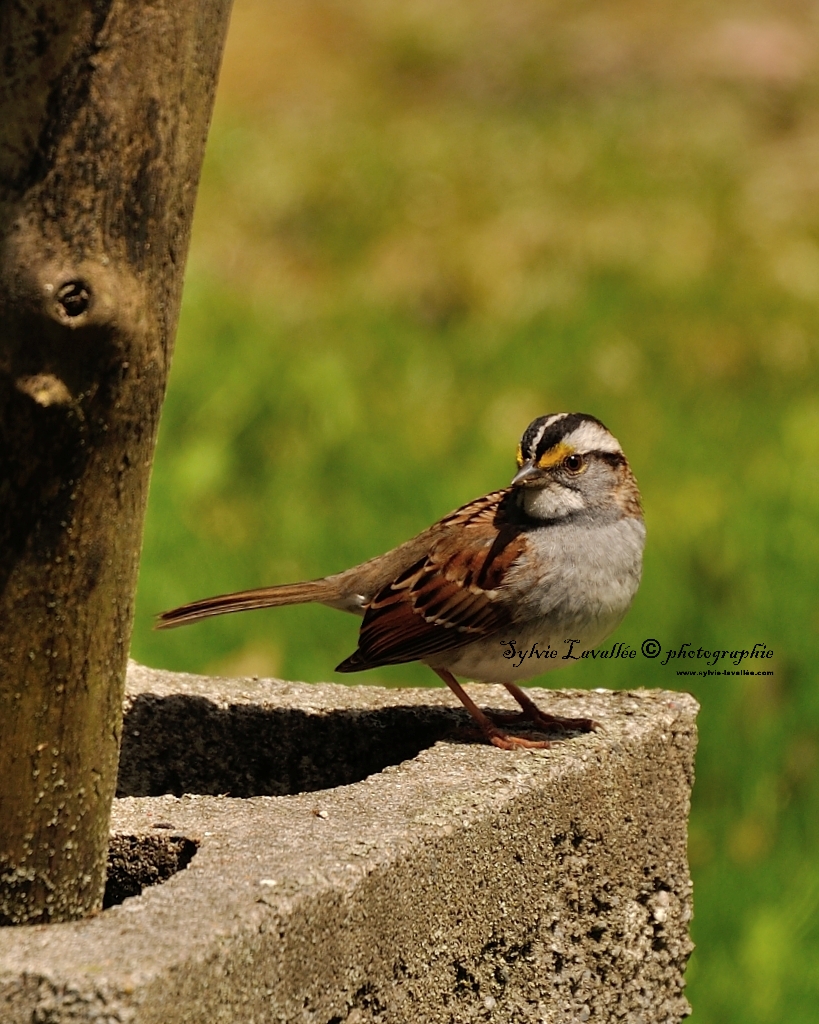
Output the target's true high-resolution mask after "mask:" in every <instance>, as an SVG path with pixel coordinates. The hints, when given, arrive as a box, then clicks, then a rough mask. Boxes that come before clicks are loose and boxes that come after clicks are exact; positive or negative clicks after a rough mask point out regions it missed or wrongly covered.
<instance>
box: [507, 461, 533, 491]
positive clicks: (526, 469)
mask: <svg viewBox="0 0 819 1024" xmlns="http://www.w3.org/2000/svg"><path fill="white" fill-rule="evenodd" d="M538 472H539V470H538V468H537V466H536V465H535V464H534V462H532V460H531V459H529V461H528V462H524V463H523V465H522V466H521V467H520V469H519V470H518V471H517V473H515V475H514V476H513V477H512V483H511V484H510V485H509V486H510V487H517V485H518V484H522V483H525V482H526V481H527V480H529V479H530V478H531V477H533V476H534V475H535V474H536V473H538Z"/></svg>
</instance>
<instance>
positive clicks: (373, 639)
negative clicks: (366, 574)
mask: <svg viewBox="0 0 819 1024" xmlns="http://www.w3.org/2000/svg"><path fill="white" fill-rule="evenodd" d="M524 529H525V527H524V526H523V524H522V523H521V522H519V521H516V516H515V507H514V506H513V503H512V499H511V496H510V492H509V491H508V490H506V491H495V492H493V493H492V494H487V495H486V496H485V497H483V498H478V499H476V500H475V501H472V502H470V503H469V504H468V505H464V506H463V508H459V509H458V510H457V511H456V512H453V513H452V514H451V515H449V516H446V517H445V518H444V519H442V520H441V521H440V523H438V524H437V525H436V526H435V527H433V528H432V537H431V538H430V546H429V548H428V551H427V553H426V554H425V555H424V556H423V557H421V558H419V559H418V560H417V561H416V562H414V563H413V564H412V565H410V566H409V568H408V569H406V570H405V571H404V572H402V573H401V575H400V576H398V577H397V578H396V579H394V580H393V581H392V582H391V583H388V584H387V585H386V586H385V587H382V589H381V590H380V591H379V592H378V593H377V594H376V595H375V597H373V599H372V600H371V601H370V602H369V604H368V605H367V609H366V611H365V613H364V621H363V622H362V624H361V633H360V635H359V640H358V650H357V651H356V652H355V653H354V654H352V655H351V656H350V657H349V658H347V660H346V661H343V662H342V663H341V664H340V665H339V666H338V669H337V671H339V672H356V671H360V670H361V669H366V668H375V667H376V666H378V665H395V664H398V663H399V662H406V661H417V660H419V659H422V658H427V657H429V656H430V655H432V654H437V653H439V652H440V651H446V650H451V649H453V648H455V647H463V646H464V645H465V644H468V643H471V642H472V641H473V640H475V639H477V638H478V637H480V636H486V635H488V634H490V633H493V632H494V631H495V630H497V629H500V628H502V627H503V626H505V625H507V624H508V623H509V622H510V621H511V620H510V615H509V612H508V608H507V606H506V604H505V602H503V600H502V598H501V597H500V591H501V590H502V587H503V581H504V577H505V576H506V573H507V572H508V570H509V568H510V566H512V565H513V564H514V563H515V562H516V561H517V559H518V558H519V557H520V554H521V552H522V550H523V543H524V538H523V531H524Z"/></svg>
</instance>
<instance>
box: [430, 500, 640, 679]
mask: <svg viewBox="0 0 819 1024" xmlns="http://www.w3.org/2000/svg"><path fill="white" fill-rule="evenodd" d="M644 538H645V527H644V526H643V523H642V522H641V521H639V520H635V519H624V520H619V521H618V522H617V523H613V524H607V525H606V526H604V527H601V528H600V529H599V530H594V529H589V530H585V531H582V532H580V533H571V532H567V533H563V532H562V531H560V530H554V531H549V534H548V537H546V538H545V539H544V540H543V541H542V542H541V544H540V550H539V554H538V565H541V566H543V570H542V571H541V572H540V573H538V574H535V573H533V572H532V567H531V565H525V564H524V565H521V566H520V567H519V568H518V570H517V578H514V577H513V578H512V579H510V582H509V587H510V590H515V591H516V596H515V599H514V600H515V610H516V612H517V613H518V622H519V625H517V626H510V627H509V628H508V629H505V630H503V631H502V632H499V633H496V634H495V635H493V636H489V637H483V638H481V639H480V640H476V641H475V642H474V643H471V644H468V645H467V646H465V647H461V648H458V649H456V650H454V651H446V652H443V653H441V654H440V655H436V656H434V657H432V658H430V659H429V661H428V664H430V665H431V666H432V667H433V668H446V669H449V671H450V672H452V673H454V674H455V675H460V676H465V677H466V678H468V679H473V680H475V681H477V682H493V683H513V682H520V681H522V680H526V679H531V678H532V677H533V676H537V675H541V674H542V673H543V672H551V671H553V670H554V669H558V668H565V667H566V666H567V665H573V664H574V663H575V661H576V660H578V659H579V658H580V656H581V655H582V653H583V651H588V650H592V649H593V648H595V647H597V646H598V645H599V644H601V643H602V642H603V641H604V640H605V639H606V637H608V636H609V635H610V634H611V633H612V632H613V631H614V630H615V629H616V628H617V626H618V625H619V624H620V622H621V621H622V619H623V616H624V615H625V614H626V612H627V611H628V609H629V607H630V605H631V602H632V599H633V598H634V595H635V593H636V592H637V587H638V586H639V583H640V573H641V568H642V554H643V541H644ZM512 572H513V573H514V572H515V570H513V571H512ZM510 575H512V574H510ZM528 579H533V580H536V581H537V582H536V583H535V584H534V585H532V586H530V587H528V588H523V587H522V586H521V585H520V584H521V582H522V581H523V580H528Z"/></svg>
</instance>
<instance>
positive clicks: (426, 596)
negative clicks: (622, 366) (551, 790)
mask: <svg viewBox="0 0 819 1024" xmlns="http://www.w3.org/2000/svg"><path fill="white" fill-rule="evenodd" d="M517 463H518V471H517V473H516V474H515V476H514V477H513V479H512V482H511V484H510V485H509V487H507V488H504V489H503V490H500V491H493V492H492V493H491V494H487V495H486V496H485V497H483V498H477V499H475V501H471V502H469V504H467V505H464V506H463V507H462V508H459V509H457V511H455V512H452V513H450V514H449V515H447V516H444V518H443V519H441V520H439V521H438V522H437V523H435V524H434V525H433V526H430V527H429V528H428V529H427V530H424V531H423V533H419V534H418V536H417V537H413V539H412V540H408V541H407V542H406V543H405V544H401V545H399V546H398V547H397V548H394V549H393V550H392V551H388V552H387V553H386V554H384V555H379V556H378V557H377V558H372V559H370V560H369V561H368V562H363V563H362V564H361V565H357V566H354V567H353V568H352V569H347V570H346V571H345V572H340V573H336V574H335V575H334V576H325V577H324V578H323V579H318V580H308V581H305V582H303V583H289V584H284V585H281V586H274V587H264V588H262V589H260V590H246V591H242V592H240V593H236V594H224V595H221V596H219V597H209V598H205V599H204V600H202V601H194V602H192V603H191V604H186V605H183V606H182V607H181V608H175V609H174V610H173V611H169V612H164V613H163V614H162V615H161V616H160V617H159V620H158V623H157V625H158V627H159V628H168V627H172V626H181V625H183V624H184V623H187V622H196V621H198V620H199V619H204V618H207V617H208V616H211V615H223V614H225V613H227V612H239V611H246V610H249V609H253V608H270V607H273V606H276V605H284V604H301V603H305V602H311V601H316V602H318V603H320V604H325V605H328V606H329V607H331V608H338V609H340V610H342V611H347V612H354V613H355V614H357V615H363V616H364V621H363V622H362V624H361V632H360V634H359V640H358V649H357V650H356V651H355V652H354V653H353V654H351V655H350V657H349V658H347V659H346V660H345V661H343V662H342V663H341V664H340V665H339V666H338V669H337V671H339V672H358V671H361V670H363V669H368V668H376V667H378V666H381V665H395V664H398V663H401V662H407V661H422V662H424V663H425V664H427V665H429V667H430V668H431V669H433V670H434V671H435V672H437V673H438V675H439V676H440V677H441V679H443V680H444V682H445V683H446V684H447V686H449V687H450V689H452V690H453V692H454V693H455V694H456V695H457V696H458V698H459V699H460V700H461V701H462V702H463V704H464V705H465V706H466V708H467V710H468V711H469V712H470V714H471V715H472V717H473V718H474V719H475V721H476V722H477V724H478V726H479V727H480V729H481V732H482V733H483V735H484V737H485V738H486V739H487V740H488V741H489V742H491V743H494V744H495V746H498V747H502V748H504V749H512V748H514V747H519V746H527V747H528V746H534V747H545V746H548V745H549V744H548V741H547V740H531V739H525V738H523V737H519V736H513V735H509V733H508V732H506V731H505V730H504V729H502V728H501V727H500V726H499V724H497V721H493V720H492V719H491V718H490V717H489V716H488V715H487V714H485V713H484V712H483V711H481V709H480V708H479V707H478V706H477V705H476V704H475V703H474V701H473V700H472V699H471V698H470V696H469V695H468V694H467V693H466V691H465V690H464V689H463V687H462V686H461V685H460V684H459V683H458V682H457V680H456V679H455V676H456V675H464V676H467V677H469V678H471V679H474V680H477V681H480V682H497V683H503V685H504V686H505V687H506V688H507V690H508V691H509V692H510V693H511V694H512V696H513V697H514V698H515V700H516V701H517V702H518V704H519V705H520V706H521V708H522V712H521V714H520V715H519V716H512V718H519V719H523V720H528V721H530V722H531V723H532V724H533V725H534V726H535V727H538V728H540V729H546V730H548V729H555V728H558V729H563V730H565V729H579V730H584V731H587V730H589V729H591V728H593V725H594V723H593V722H591V721H590V720H589V719H567V718H560V717H557V716H553V715H547V714H545V713H543V712H541V711H540V710H539V709H538V707H537V705H535V704H534V703H533V702H532V701H531V700H530V699H529V698H528V697H527V696H526V694H525V693H524V692H523V691H522V690H521V689H520V688H519V687H518V686H517V685H516V681H519V680H523V679H528V678H530V677H531V676H534V675H538V674H540V673H542V672H545V671H548V670H549V669H554V668H558V667H560V666H562V665H566V664H569V663H570V662H569V661H568V660H567V659H566V658H564V654H565V653H566V651H567V650H568V651H570V652H571V653H572V657H573V658H575V657H577V656H579V655H580V654H581V653H582V652H583V651H584V650H588V649H590V648H593V647H595V646H596V645H598V644H599V643H601V642H602V641H603V640H605V638H606V637H607V636H608V635H609V634H610V633H611V632H612V630H613V629H614V628H615V627H616V626H617V624H618V623H619V622H620V620H621V619H622V618H623V616H624V615H625V613H626V612H627V610H628V608H629V605H630V604H631V601H632V598H633V597H634V594H635V592H636V591H637V587H638V585H639V583H640V573H641V569H642V557H643V543H644V540H645V525H644V523H643V516H642V510H641V507H640V492H639V491H638V489H637V482H636V481H635V479H634V475H633V474H632V472H631V469H630V468H629V464H628V462H627V461H626V457H625V455H624V454H623V450H622V448H621V447H620V445H619V444H618V442H617V440H616V439H615V438H614V437H613V436H612V435H611V434H610V433H609V431H608V430H607V429H606V428H605V427H604V426H603V424H602V423H601V422H600V421H599V420H598V419H595V418H594V417H593V416H587V415H585V414H583V413H553V414H550V415H548V416H541V417H539V418H538V419H536V420H534V421H533V422H532V423H530V424H529V426H528V427H527V428H526V430H525V432H524V434H523V437H522V438H521V442H520V445H519V447H518V453H517ZM567 642H569V643H571V642H573V643H572V645H571V647H569V648H568V649H567V648H566V647H564V644H566V643H567ZM535 644H536V645H537V648H536V650H537V651H538V653H539V654H540V655H541V656H540V657H536V656H527V657H525V658H524V657H520V654H519V652H529V651H531V650H532V649H533V645H535ZM513 652H517V653H518V656H517V657H515V653H513ZM502 720H503V721H507V722H508V721H509V720H511V719H510V717H509V716H505V717H504V718H503V719H502Z"/></svg>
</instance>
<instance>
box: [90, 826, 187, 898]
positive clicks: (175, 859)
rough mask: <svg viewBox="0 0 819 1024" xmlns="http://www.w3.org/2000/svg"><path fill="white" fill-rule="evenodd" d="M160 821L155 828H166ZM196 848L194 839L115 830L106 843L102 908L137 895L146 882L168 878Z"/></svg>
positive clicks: (183, 864) (156, 881)
mask: <svg viewBox="0 0 819 1024" xmlns="http://www.w3.org/2000/svg"><path fill="white" fill-rule="evenodd" d="M167 827H168V826H166V825H165V824H163V823H162V822H159V823H157V824H156V825H154V828H155V829H164V828H167ZM198 849H199V843H198V842H197V841H196V840H195V839H188V838H187V837H186V836H179V835H165V834H163V833H162V832H159V833H157V834H155V835H154V834H149V835H139V836H129V835H123V834H115V835H112V836H111V839H110V842H109V844H108V874H107V876H106V879H105V895H104V897H103V900H102V906H103V909H104V910H105V909H107V908H108V907H113V906H116V904H117V903H122V901H123V900H124V899H127V898H128V897H129V896H139V895H140V894H141V893H142V890H143V889H145V888H146V887H147V886H149V885H156V884H157V883H158V882H165V881H167V880H168V879H169V878H170V877H171V875H175V874H176V872H177V871H181V870H182V869H183V868H186V867H187V866H188V864H190V862H191V860H192V859H193V856H194V854H195V853H196V851H197V850H198Z"/></svg>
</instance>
